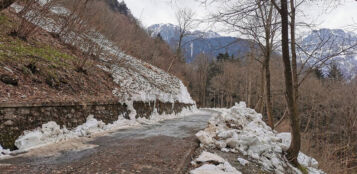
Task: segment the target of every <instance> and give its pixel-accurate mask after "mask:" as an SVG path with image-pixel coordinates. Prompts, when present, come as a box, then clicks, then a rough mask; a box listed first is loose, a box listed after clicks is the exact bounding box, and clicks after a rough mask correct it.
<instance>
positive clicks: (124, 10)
mask: <svg viewBox="0 0 357 174" xmlns="http://www.w3.org/2000/svg"><path fill="white" fill-rule="evenodd" d="M118 8H119V12H120V13H121V14H123V15H125V16H128V15H129V14H130V10H129V8H128V6H127V5H126V3H125V2H124V1H122V2H119V7H118Z"/></svg>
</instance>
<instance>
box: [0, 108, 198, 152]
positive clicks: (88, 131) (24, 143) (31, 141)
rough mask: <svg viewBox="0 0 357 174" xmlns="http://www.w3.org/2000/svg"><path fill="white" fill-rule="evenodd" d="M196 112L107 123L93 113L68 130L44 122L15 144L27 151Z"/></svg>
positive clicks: (187, 111)
mask: <svg viewBox="0 0 357 174" xmlns="http://www.w3.org/2000/svg"><path fill="white" fill-rule="evenodd" d="M194 112H197V108H195V107H190V108H185V109H183V111H182V112H180V113H178V114H175V113H174V114H169V115H166V114H164V115H159V114H157V113H154V114H152V115H151V117H150V119H144V118H140V119H135V115H133V117H134V119H133V120H127V119H125V118H124V117H123V116H122V115H120V116H118V120H117V121H115V122H114V123H112V124H105V123H104V122H102V121H100V120H97V119H95V118H94V116H93V115H90V116H88V118H87V121H86V122H85V123H84V124H82V125H79V126H77V127H76V128H74V129H72V130H68V129H67V128H66V127H63V128H61V127H60V126H59V125H58V124H57V123H55V122H53V121H51V122H48V123H46V124H43V125H42V127H40V128H37V129H35V130H31V131H26V132H24V134H23V135H22V136H20V137H19V138H18V139H17V140H16V141H15V146H16V147H17V148H18V149H19V151H26V150H30V149H33V148H37V147H41V146H45V145H48V144H52V143H58V142H61V141H66V140H69V139H72V138H78V137H88V136H92V135H95V134H98V133H102V132H108V131H113V130H117V129H124V128H130V127H135V126H141V125H142V124H156V123H158V122H159V121H163V120H167V119H174V118H180V117H185V116H188V115H190V114H192V113H194ZM0 147H1V146H0ZM9 153H10V151H8V150H3V149H2V148H0V156H1V154H4V155H5V154H9Z"/></svg>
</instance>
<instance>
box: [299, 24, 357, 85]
mask: <svg viewBox="0 0 357 174" xmlns="http://www.w3.org/2000/svg"><path fill="white" fill-rule="evenodd" d="M300 43H301V44H300V45H301V48H302V49H299V51H300V55H301V58H302V60H303V61H307V62H308V64H310V65H317V66H320V65H323V64H325V65H329V64H331V63H336V64H337V65H338V67H339V69H340V70H341V71H342V73H343V75H344V77H345V78H346V79H348V80H350V79H353V78H354V77H355V75H356V74H357V56H356V53H357V34H356V33H353V32H347V31H344V30H342V29H320V30H314V31H312V32H310V33H308V34H307V35H306V36H305V37H303V38H302V40H301V41H300ZM341 52H343V53H342V54H340V53H341ZM306 53H308V54H306ZM334 55H336V56H334ZM330 57H331V58H330ZM322 71H323V73H324V74H325V75H327V73H328V71H329V66H323V68H322Z"/></svg>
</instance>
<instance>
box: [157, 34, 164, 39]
mask: <svg viewBox="0 0 357 174" xmlns="http://www.w3.org/2000/svg"><path fill="white" fill-rule="evenodd" d="M156 39H159V40H160V41H163V40H164V39H162V36H161V34H160V33H159V34H157V36H156Z"/></svg>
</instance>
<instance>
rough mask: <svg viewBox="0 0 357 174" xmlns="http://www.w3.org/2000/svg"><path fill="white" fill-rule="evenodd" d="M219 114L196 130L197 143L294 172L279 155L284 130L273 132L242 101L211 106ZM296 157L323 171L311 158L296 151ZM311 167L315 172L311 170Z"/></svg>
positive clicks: (276, 169) (278, 170)
mask: <svg viewBox="0 0 357 174" xmlns="http://www.w3.org/2000/svg"><path fill="white" fill-rule="evenodd" d="M212 110H215V111H217V112H219V113H220V114H218V115H216V116H215V117H213V118H212V119H211V120H210V121H209V125H208V127H207V128H206V129H205V130H203V131H200V132H198V133H197V134H196V136H197V137H198V139H199V140H200V141H201V144H202V145H204V146H207V147H214V148H219V149H221V150H222V151H227V149H228V150H229V151H232V152H236V151H239V152H241V153H243V155H247V156H249V157H250V158H251V159H252V160H253V161H256V162H257V163H259V164H261V165H262V166H263V168H264V169H265V170H267V171H273V172H275V173H281V174H283V173H286V172H287V170H288V171H289V172H292V173H298V172H297V171H296V169H295V168H293V167H291V166H290V165H289V164H288V162H287V160H286V159H285V157H284V155H283V150H285V149H287V147H288V146H289V143H290V140H289V137H288V136H287V134H286V133H285V134H280V135H279V134H277V133H275V132H274V131H272V130H271V128H270V127H269V126H267V125H266V124H265V122H264V121H262V115H261V114H258V113H256V112H255V111H254V110H253V109H250V108H247V107H246V105H245V103H243V102H241V103H239V104H236V105H235V106H234V107H232V108H231V109H212ZM299 161H300V163H301V164H302V165H304V166H305V167H307V168H308V169H309V171H310V173H318V174H320V173H323V172H322V171H319V170H317V169H315V168H317V167H318V163H317V161H316V160H315V159H313V158H311V157H308V156H306V155H304V154H303V153H300V155H299ZM313 171H315V172H313Z"/></svg>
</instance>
